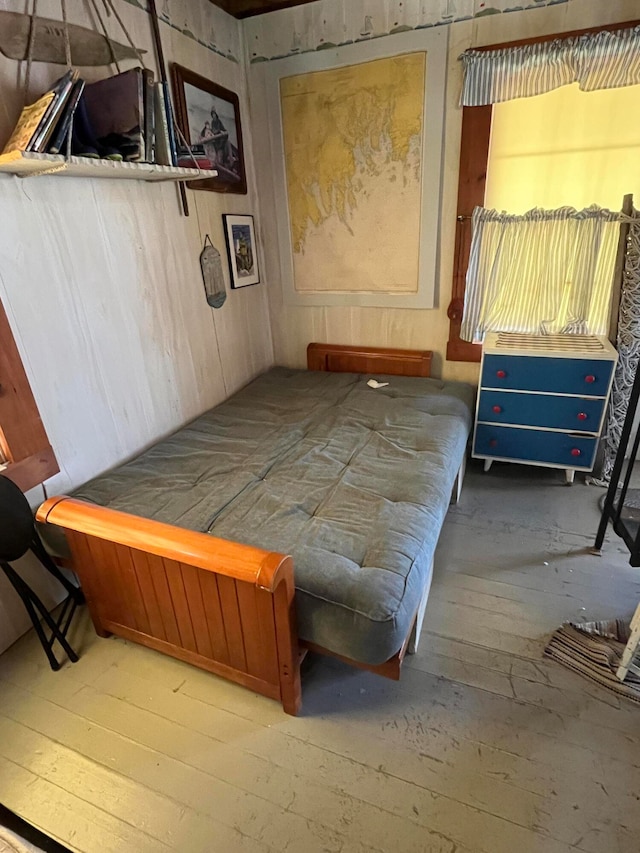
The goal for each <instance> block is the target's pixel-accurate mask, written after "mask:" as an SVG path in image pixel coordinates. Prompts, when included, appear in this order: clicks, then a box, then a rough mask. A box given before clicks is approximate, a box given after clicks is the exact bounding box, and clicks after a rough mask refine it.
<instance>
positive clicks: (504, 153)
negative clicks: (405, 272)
mask: <svg viewBox="0 0 640 853" xmlns="http://www.w3.org/2000/svg"><path fill="white" fill-rule="evenodd" d="M637 24H638V22H637V21H636V22H629V23H624V24H619V25H614V26H611V27H596V28H592V29H590V30H581V31H579V32H571V33H562V34H560V35H561V36H562V37H563V38H564V37H569V36H572V35H581V34H582V33H588V32H597V31H598V30H601V29H610V30H616V29H626V28H628V27H632V26H635V25H637ZM555 38H558V36H557V35H556V36H552V37H551V38H549V39H547V38H544V39H526V40H522V41H518V42H511V43H509V44H502V45H491V46H490V47H487V48H481V50H495V49H496V48H505V47H512V46H515V45H523V44H531V43H534V42H541V41H547V40H549V41H551V40H553V39H555ZM565 90H566V91H565ZM576 93H577V94H576ZM629 93H633V94H629ZM607 95H609V96H610V100H608V101H607ZM551 96H555V99H554V98H552V97H551ZM637 97H638V95H637V87H630V88H628V89H611V90H604V91H599V92H589V93H583V92H578V91H577V88H576V87H574V86H567V87H563V88H561V89H557V90H555V91H553V92H550V93H547V94H546V95H540V96H537V97H535V98H523V99H520V100H513V101H506V102H504V103H501V104H496V105H488V106H479V107H464V108H463V112H462V140H461V148H460V173H459V184H458V211H457V214H458V215H457V230H456V243H455V257H454V274H453V289H452V299H451V303H450V305H449V309H448V316H449V319H450V332H449V342H448V344H447V359H448V360H449V361H480V357H481V352H482V350H481V346H480V344H473V343H468V342H466V341H463V340H461V338H460V326H461V321H462V310H463V305H464V292H465V278H466V273H467V266H468V261H469V247H470V245H471V214H472V213H473V209H474V207H476V206H490V207H496V208H497V209H499V210H501V209H509V212H512V213H513V212H523V211H525V210H528V209H530V208H532V207H535V206H550V207H557V206H561V205H573V206H576V207H580V206H586V205H587V204H592V203H594V202H596V203H599V204H601V205H603V206H608V205H612V206H613V208H615V209H620V205H621V202H622V195H623V194H624V193H625V192H633V191H634V189H635V186H634V184H633V183H631V182H630V181H629V180H626V181H625V183H626V186H623V184H620V182H619V181H618V178H617V174H618V173H616V175H613V174H612V175H611V176H610V177H611V180H610V181H609V182H608V184H609V186H608V187H607V188H605V187H603V189H602V195H601V196H600V197H599V198H590V199H589V200H588V201H585V202H584V205H581V200H580V198H579V197H578V194H577V191H576V190H575V188H573V197H572V198H571V199H564V200H563V201H560V202H557V201H555V200H553V199H554V195H553V193H554V192H555V191H556V190H560V191H562V192H564V189H562V188H561V187H560V186H559V184H558V182H557V180H556V179H554V178H549V180H548V181H547V182H546V187H545V186H544V184H545V182H542V183H541V182H540V181H539V180H538V179H537V177H535V178H532V179H531V178H529V179H526V180H525V179H524V178H523V176H524V171H525V170H524V164H525V163H526V165H527V166H529V167H530V166H531V165H532V164H533V163H534V162H535V159H536V158H537V157H539V156H540V155H541V153H542V152H544V151H545V146H546V150H547V151H549V147H548V146H549V144H553V145H554V146H555V148H554V149H553V150H551V151H550V154H551V160H552V161H553V163H552V166H555V165H556V164H557V166H558V172H559V173H560V174H562V175H563V176H564V177H563V181H564V184H565V189H566V187H567V185H568V184H569V183H575V177H572V176H571V173H570V172H568V171H567V168H566V163H567V160H566V157H567V155H568V153H569V151H568V149H570V148H571V146H572V145H573V147H575V132H576V131H577V126H573V127H570V126H568V127H570V131H569V130H568V131H567V133H569V132H570V133H571V134H572V135H573V136H574V138H573V140H570V139H567V137H566V136H565V135H564V133H563V131H562V130H561V129H558V127H557V126H556V127H555V128H553V131H554V132H553V140H554V141H553V143H550V138H551V137H550V136H549V137H545V135H544V133H543V131H544V130H546V128H548V127H549V126H552V127H553V125H551V121H550V117H549V116H548V115H547V114H546V113H545V114H544V115H545V118H544V120H542V118H541V115H542V113H541V112H538V111H539V110H541V109H546V108H547V107H548V106H550V107H551V109H555V110H556V115H557V118H558V120H560V117H561V115H563V114H564V111H566V110H567V109H569V101H570V100H571V99H573V105H572V106H571V108H572V109H573V107H574V106H575V105H576V104H577V103H578V98H581V99H588V98H593V99H594V100H592V101H589V102H588V103H590V104H593V103H596V102H598V103H599V104H600V106H599V109H600V110H601V111H603V112H604V113H605V114H606V112H607V110H610V109H614V108H615V109H618V108H622V109H625V112H623V113H622V115H623V116H627V115H628V112H627V111H626V110H627V108H626V107H624V106H622V107H621V106H620V105H621V103H624V102H625V99H629V98H633V99H634V100H636V101H637ZM543 99H549V100H547V101H544V100H543ZM556 99H557V100H556ZM536 102H539V103H536ZM583 103H587V101H586V100H585V101H583ZM580 109H582V107H580ZM588 112H589V110H588V109H587V114H588ZM635 113H637V110H635V109H634V114H635ZM583 114H585V113H584V110H583ZM523 120H526V122H527V124H528V126H529V127H532V126H533V127H536V128H538V130H536V132H535V133H534V134H531V133H529V135H528V137H527V140H528V141H527V145H528V146H529V147H526V146H525V145H524V144H523V136H522V134H519V124H520V125H521V122H522V121H523ZM625 121H626V119H625ZM603 123H604V124H611V122H608V121H606V120H605V121H604V122H601V123H600V125H599V126H598V129H597V131H596V133H597V134H598V137H596V136H595V134H591V135H592V136H593V139H592V140H590V141H587V144H583V143H581V149H582V150H581V153H580V155H579V158H576V159H574V164H575V165H574V166H573V168H575V169H577V170H584V169H589V173H590V175H593V174H594V168H597V169H598V170H599V172H600V173H602V171H603V167H602V165H601V163H602V160H600V161H599V162H600V165H598V166H597V167H594V166H593V165H590V166H586V165H585V163H586V159H584V158H586V157H591V156H596V155H597V154H598V151H597V149H598V144H597V141H596V140H597V139H601V136H602V134H603V133H605V132H606V131H607V130H608V128H603V127H602V126H601V125H602V124H603ZM541 124H542V128H541V127H540V125H541ZM623 124H624V122H623ZM632 124H633V122H632ZM620 125H621V122H620V121H619V120H618V121H617V122H616V127H615V128H613V131H614V132H615V133H616V143H615V145H616V148H615V149H614V151H613V156H612V158H611V161H613V159H615V158H617V157H618V155H619V154H620V155H621V156H627V155H628V156H631V157H633V153H630V152H629V151H627V149H631V148H633V147H635V146H636V145H637V143H638V141H639V137H640V130H636V129H635V128H638V125H637V124H636V125H635V126H634V128H629V130H628V132H627V129H626V128H622V127H621V126H620ZM492 136H493V139H492ZM532 137H534V138H532ZM601 142H602V145H601V147H602V148H607V147H608V146H609V145H610V144H611V138H610V137H607V139H606V140H601ZM490 143H491V144H490ZM490 148H491V149H493V152H492V159H491V163H489V157H490ZM600 153H601V152H600ZM493 155H495V158H494V156H493ZM518 159H520V163H519V164H518ZM578 159H582V162H581V163H578ZM563 161H564V162H563ZM593 162H595V161H592V163H593ZM637 162H638V160H637V156H636V159H635V163H637ZM519 166H520V168H518V167H519ZM621 168H623V167H622V166H621ZM607 171H608V170H607ZM613 171H615V170H613ZM636 173H637V168H635V164H634V170H633V175H635V174H636ZM574 174H575V173H574ZM514 175H517V179H514ZM565 177H566V180H565ZM626 177H627V178H630V175H627V176H626ZM582 183H584V188H585V192H586V191H588V192H592V186H589V185H587V183H586V182H582ZM621 187H622V189H621ZM543 190H544V191H545V192H546V193H547V194H546V195H545V194H544V193H543V192H542V191H543ZM556 197H557V196H556ZM612 197H614V198H615V199H616V200H615V202H611V201H609V200H608V199H610V198H612ZM547 199H548V201H547ZM513 205H517V209H516V210H511V209H510V208H511V207H512V206H513Z"/></svg>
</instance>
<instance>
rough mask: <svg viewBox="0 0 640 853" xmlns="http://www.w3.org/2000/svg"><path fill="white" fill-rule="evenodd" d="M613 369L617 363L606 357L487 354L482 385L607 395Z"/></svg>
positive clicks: (596, 395)
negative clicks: (605, 358) (606, 359)
mask: <svg viewBox="0 0 640 853" xmlns="http://www.w3.org/2000/svg"><path fill="white" fill-rule="evenodd" d="M612 370H613V362H611V361H605V360H604V359H595V358H593V359H590V358H546V357H538V356H536V357H530V356H521V355H485V357H484V362H483V366H482V377H481V379H480V384H481V386H482V387H483V388H512V389H514V390H517V391H552V392H554V393H557V394H588V395H589V396H592V397H606V396H607V392H608V390H609V380H610V379H611V372H612Z"/></svg>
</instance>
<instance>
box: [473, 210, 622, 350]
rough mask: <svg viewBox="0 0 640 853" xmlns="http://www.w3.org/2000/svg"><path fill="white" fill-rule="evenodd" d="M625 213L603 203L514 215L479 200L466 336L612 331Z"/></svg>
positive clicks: (475, 222) (475, 214)
mask: <svg viewBox="0 0 640 853" xmlns="http://www.w3.org/2000/svg"><path fill="white" fill-rule="evenodd" d="M621 221H622V214H620V213H613V212H611V211H609V210H603V209H602V208H599V207H597V206H593V207H589V208H586V209H585V210H581V211H576V210H574V209H573V208H571V207H562V208H559V209H558V210H540V209H536V210H530V211H529V212H528V213H525V214H524V215H523V216H513V215H510V214H506V213H498V212H497V211H495V210H487V209H485V208H483V207H477V208H476V209H475V210H474V213H473V220H472V226H473V231H472V239H471V252H470V258H469V268H468V271H467V281H466V290H465V300H464V313H463V316H462V329H461V333H460V334H461V337H462V339H463V340H466V341H481V340H482V338H483V337H484V334H485V332H492V331H503V332H528V333H532V334H554V333H555V334H557V333H564V334H605V333H606V332H607V329H608V320H609V307H610V298H611V288H612V284H613V274H614V266H615V261H616V252H617V247H618V238H619V235H620V222H621Z"/></svg>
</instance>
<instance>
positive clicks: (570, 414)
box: [478, 389, 605, 433]
mask: <svg viewBox="0 0 640 853" xmlns="http://www.w3.org/2000/svg"><path fill="white" fill-rule="evenodd" d="M604 404H605V401H604V399H600V400H597V399H596V400H592V399H588V398H584V397H556V396H551V395H549V394H525V393H522V392H520V391H487V390H486V389H482V390H481V391H480V399H479V400H478V420H479V421H490V422H491V423H497V424H522V425H523V426H532V427H548V428H549V429H562V430H571V431H575V432H594V433H597V432H598V431H599V430H600V420H601V418H602V411H603V409H604Z"/></svg>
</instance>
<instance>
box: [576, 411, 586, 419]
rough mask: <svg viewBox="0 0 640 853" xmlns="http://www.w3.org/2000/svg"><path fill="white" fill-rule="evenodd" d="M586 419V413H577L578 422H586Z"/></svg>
mask: <svg viewBox="0 0 640 853" xmlns="http://www.w3.org/2000/svg"><path fill="white" fill-rule="evenodd" d="M586 419H587V413H586V412H578V420H579V421H586Z"/></svg>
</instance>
